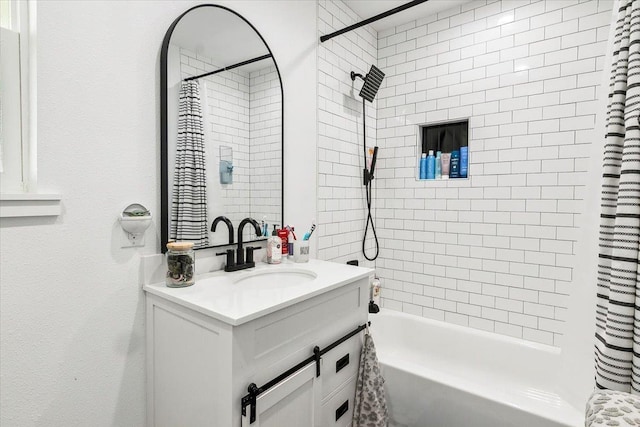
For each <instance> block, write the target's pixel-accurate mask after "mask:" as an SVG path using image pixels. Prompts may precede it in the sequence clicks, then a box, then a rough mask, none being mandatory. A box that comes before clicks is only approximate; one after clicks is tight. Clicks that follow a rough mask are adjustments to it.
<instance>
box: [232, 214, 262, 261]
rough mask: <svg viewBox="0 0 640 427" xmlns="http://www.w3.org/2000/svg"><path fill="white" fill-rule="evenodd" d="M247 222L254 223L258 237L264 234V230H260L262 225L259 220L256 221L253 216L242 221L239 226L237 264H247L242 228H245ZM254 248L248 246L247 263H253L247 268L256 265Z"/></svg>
mask: <svg viewBox="0 0 640 427" xmlns="http://www.w3.org/2000/svg"><path fill="white" fill-rule="evenodd" d="M247 224H251V225H253V228H254V229H255V231H256V236H257V237H260V236H262V232H261V231H260V225H259V224H258V221H256V220H255V219H253V218H245V219H243V220H242V221H240V225H239V226H238V249H237V250H236V259H237V265H245V259H244V252H243V251H242V230H243V229H244V226H245V225H247ZM254 249H255V248H252V247H249V248H247V263H246V264H249V263H250V264H251V265H248V266H247V267H245V268H251V267H255V265H256V263H255V262H253V250H254ZM249 258H250V259H249Z"/></svg>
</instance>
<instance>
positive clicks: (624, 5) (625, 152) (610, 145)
mask: <svg viewBox="0 0 640 427" xmlns="http://www.w3.org/2000/svg"><path fill="white" fill-rule="evenodd" d="M619 6H620V8H619V12H618V21H617V23H616V24H615V25H616V28H615V39H614V40H615V41H614V43H615V44H614V47H613V56H612V58H613V61H612V69H611V78H610V83H609V99H608V107H607V125H606V140H605V149H604V164H603V181H602V182H603V184H602V201H601V212H600V218H601V219H600V242H599V260H598V278H597V283H598V287H597V289H598V299H597V308H596V345H595V362H596V385H597V387H599V388H607V389H612V390H619V391H626V392H630V393H633V394H640V310H639V307H640V282H639V278H640V270H639V268H638V266H639V257H638V255H639V251H638V249H639V246H640V127H639V122H638V119H639V118H640V0H633V1H632V0H621V1H620V2H619Z"/></svg>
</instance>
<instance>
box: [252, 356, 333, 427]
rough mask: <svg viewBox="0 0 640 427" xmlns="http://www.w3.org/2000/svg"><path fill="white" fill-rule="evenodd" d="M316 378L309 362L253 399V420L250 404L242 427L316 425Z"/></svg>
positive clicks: (317, 416) (318, 416) (318, 389)
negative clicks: (254, 413) (254, 405)
mask: <svg viewBox="0 0 640 427" xmlns="http://www.w3.org/2000/svg"><path fill="white" fill-rule="evenodd" d="M321 393H322V391H321V386H320V378H319V377H318V378H317V377H316V365H315V363H310V364H309V365H307V366H306V367H305V368H302V369H301V370H299V371H298V372H296V373H295V374H293V375H291V376H290V377H288V378H286V379H284V380H283V381H282V382H280V383H279V384H277V385H275V386H273V387H272V388H270V389H269V390H268V391H266V392H264V393H263V394H261V395H260V396H258V398H257V399H256V420H255V421H254V422H253V424H250V423H249V414H250V412H251V408H249V407H247V415H246V416H243V417H242V427H283V426H310V427H311V426H314V427H319V426H320V399H321Z"/></svg>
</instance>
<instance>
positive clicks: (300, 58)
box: [0, 1, 317, 427]
mask: <svg viewBox="0 0 640 427" xmlns="http://www.w3.org/2000/svg"><path fill="white" fill-rule="evenodd" d="M223 3H224V4H226V5H228V6H229V7H232V8H233V9H235V10H236V11H238V12H240V13H242V14H243V15H244V16H245V17H246V18H247V19H248V20H249V21H251V22H252V23H253V24H254V25H255V26H256V27H257V28H258V29H259V30H260V31H261V33H262V35H263V36H264V38H265V39H266V40H267V42H268V43H269V45H270V46H271V48H272V50H273V53H274V56H275V58H276V60H277V61H278V64H279V66H280V70H281V72H282V75H283V81H284V85H285V88H284V90H285V101H284V104H285V105H284V108H285V123H286V124H285V144H288V147H291V148H287V152H286V153H285V161H287V160H289V161H288V162H286V163H285V165H286V166H285V167H286V168H287V169H286V170H285V173H286V174H288V176H296V181H295V183H294V184H289V183H288V184H287V187H286V188H285V191H286V193H285V194H286V195H287V196H289V195H291V196H293V195H295V203H293V202H289V203H288V204H286V205H285V206H286V208H285V215H286V217H287V218H288V221H291V222H293V223H295V222H300V223H302V222H304V221H309V219H310V218H311V217H313V216H314V214H315V162H316V146H315V138H314V137H313V136H314V135H315V134H316V110H315V108H316V105H315V99H316V96H315V94H316V91H317V85H316V82H315V79H314V78H313V76H314V75H315V70H316V54H315V45H316V6H315V4H314V3H313V2H285V1H277V2H276V1H263V2H243V1H233V2H231V1H230V2H223ZM192 4H194V3H193V2H186V1H185V2H166V1H162V2H152V1H134V2H106V1H105V2H102V1H92V2H77V1H68V2H64V1H56V2H39V3H38V26H39V28H38V41H39V46H38V49H39V51H38V71H39V74H38V119H39V122H38V138H39V144H38V168H39V171H38V173H39V183H40V189H41V190H42V191H45V192H46V191H51V192H59V193H61V194H62V196H63V201H62V204H63V214H62V215H61V216H60V217H58V218H53V219H23V220H3V221H2V224H1V225H0V250H1V252H2V257H1V259H0V283H1V286H0V424H1V425H3V426H5V425H6V426H21V427H27V426H47V427H53V426H69V425H74V426H142V425H144V423H145V407H144V388H145V386H144V379H145V373H144V325H143V314H144V306H143V301H144V297H143V294H142V292H141V291H140V289H139V285H138V280H139V279H138V274H139V258H140V256H141V255H143V254H153V253H158V252H159V251H160V248H159V229H158V225H157V224H154V227H153V228H152V229H150V230H149V231H148V232H147V236H146V237H147V246H146V247H145V248H142V249H121V248H120V247H119V243H120V236H121V233H122V231H121V229H120V227H119V225H118V224H117V222H116V218H117V215H118V214H119V212H121V211H122V209H123V208H124V207H125V206H126V205H127V204H129V203H132V202H141V203H143V204H145V205H146V206H147V207H149V208H150V209H151V210H152V211H153V213H154V214H155V215H156V218H158V217H159V199H160V196H159V195H160V190H159V152H160V150H159V132H158V130H159V123H158V116H159V72H158V67H159V64H158V63H159V56H160V44H161V42H162V38H163V36H164V33H165V31H166V28H167V27H168V26H169V25H170V24H171V22H172V21H173V19H174V18H175V17H176V16H178V14H180V13H181V12H183V11H184V10H186V9H187V8H188V7H189V6H190V5H192ZM291 34H295V35H296V37H291ZM293 141H295V144H294V143H293ZM290 156H293V158H290ZM301 158H304V159H307V160H306V161H305V163H304V164H300V163H299V162H294V161H293V159H301ZM294 187H295V188H296V189H300V188H301V187H304V188H303V191H300V190H297V191H295V192H294V191H293V188H294Z"/></svg>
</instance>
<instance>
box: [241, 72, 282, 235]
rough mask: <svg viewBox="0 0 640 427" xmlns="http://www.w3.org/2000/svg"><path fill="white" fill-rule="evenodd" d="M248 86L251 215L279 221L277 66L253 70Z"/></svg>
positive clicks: (278, 84)
mask: <svg viewBox="0 0 640 427" xmlns="http://www.w3.org/2000/svg"><path fill="white" fill-rule="evenodd" d="M265 62H268V61H265ZM249 87H250V108H249V111H250V129H251V137H250V144H249V145H250V160H251V178H250V181H251V217H252V218H255V219H257V220H258V221H260V220H262V219H263V216H265V217H266V222H267V223H268V224H277V223H278V222H279V221H280V219H281V211H280V206H281V204H282V181H281V179H280V177H281V176H282V92H281V90H280V79H279V78H278V72H277V71H276V68H275V67H274V66H273V65H270V66H268V67H266V68H263V69H260V70H257V71H253V72H251V74H250V75H249ZM272 229H273V228H272Z"/></svg>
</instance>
